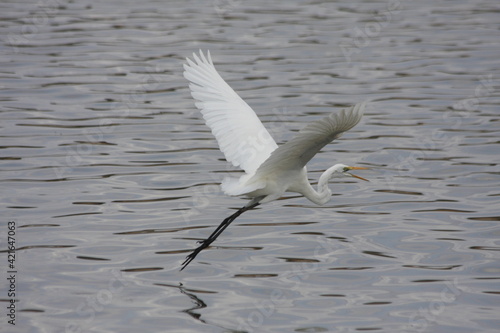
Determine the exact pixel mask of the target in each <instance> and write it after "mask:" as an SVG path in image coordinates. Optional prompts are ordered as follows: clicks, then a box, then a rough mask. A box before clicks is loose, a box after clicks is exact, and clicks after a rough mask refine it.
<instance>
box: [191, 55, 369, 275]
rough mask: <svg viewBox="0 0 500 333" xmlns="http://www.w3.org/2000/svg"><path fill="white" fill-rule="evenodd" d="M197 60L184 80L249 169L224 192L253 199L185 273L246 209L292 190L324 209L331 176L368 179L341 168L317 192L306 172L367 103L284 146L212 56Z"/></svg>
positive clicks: (229, 155) (229, 150)
mask: <svg viewBox="0 0 500 333" xmlns="http://www.w3.org/2000/svg"><path fill="white" fill-rule="evenodd" d="M193 59H194V61H192V60H191V59H189V58H188V59H187V64H185V65H184V69H185V71H184V77H185V78H186V79H187V80H189V81H190V84H189V88H190V89H191V95H192V96H193V98H194V99H195V100H196V101H197V102H196V107H197V108H198V109H199V110H200V111H201V113H202V115H203V118H204V119H205V122H206V124H207V126H208V127H210V128H211V129H212V133H213V135H214V136H215V138H216V140H217V143H218V144H219V147H220V150H221V151H222V152H223V153H224V156H225V157H226V160H227V161H229V162H231V163H232V164H233V165H234V166H239V167H240V168H242V169H243V170H244V171H245V174H244V175H243V176H241V177H240V178H231V177H228V178H226V179H224V181H223V183H222V185H221V186H222V189H223V190H224V192H225V193H226V194H228V195H246V196H248V197H250V198H252V200H251V201H250V202H249V203H248V204H247V205H246V206H244V207H243V208H241V209H240V210H238V211H237V212H236V213H234V214H233V215H231V216H230V217H228V218H226V219H225V220H224V221H223V222H222V223H221V224H220V225H219V227H218V228H217V229H216V230H215V231H214V232H213V233H212V235H210V237H209V238H207V239H206V240H204V241H203V242H202V245H200V246H199V247H198V248H196V249H195V250H194V251H193V253H191V254H190V255H189V256H188V257H187V258H186V261H185V262H184V264H183V267H182V269H184V268H185V267H186V266H187V265H188V264H189V263H190V262H191V261H192V260H193V259H194V258H195V257H196V255H197V254H198V253H199V252H200V251H201V250H203V249H204V248H206V247H208V246H209V245H210V244H211V243H212V242H213V241H214V240H215V239H216V238H217V237H218V236H219V235H220V234H221V233H222V231H224V229H225V228H226V227H227V226H228V225H229V224H230V223H231V222H232V221H233V220H234V219H235V218H236V217H238V216H239V215H240V214H242V213H243V212H245V211H246V210H249V209H252V208H254V207H256V206H257V205H259V204H261V203H266V202H269V201H272V200H276V199H278V198H279V197H281V196H282V195H283V194H284V193H285V192H287V191H289V192H297V193H300V194H302V195H304V196H305V197H307V198H308V199H309V200H311V201H312V202H314V203H317V204H320V205H322V204H324V203H326V202H328V201H329V200H330V197H331V191H330V190H329V188H328V181H329V180H330V179H331V178H333V177H342V176H348V177H356V178H359V179H362V180H366V179H364V178H361V177H359V176H355V175H353V174H351V173H349V172H348V171H349V170H353V169H366V168H361V167H350V166H347V165H345V164H336V165H334V166H332V167H330V168H329V169H327V170H326V171H325V172H324V173H323V174H322V175H321V177H320V179H319V181H318V191H316V190H314V189H313V187H312V186H311V185H310V184H309V181H308V179H307V169H306V164H307V162H309V161H310V160H311V158H312V157H313V156H314V155H316V153H317V152H318V151H319V150H320V149H321V148H323V147H324V146H325V145H327V144H328V143H330V142H331V141H333V140H335V139H337V138H338V137H340V136H341V135H342V133H344V132H345V131H347V130H349V129H351V128H352V127H354V126H355V125H356V124H357V123H358V122H359V121H360V120H361V117H362V115H363V111H364V108H365V103H360V104H356V105H354V106H352V107H349V108H346V109H344V110H342V111H340V112H338V113H332V114H330V115H329V116H327V117H324V118H322V119H319V120H316V121H314V122H312V123H310V124H308V125H307V126H305V127H304V128H303V129H302V130H300V131H299V133H298V134H297V135H296V136H295V137H294V138H293V139H292V140H290V141H288V142H287V143H285V144H284V145H282V146H280V147H278V145H277V144H276V142H275V141H274V140H273V138H272V137H271V135H270V134H269V132H268V131H267V130H266V128H265V127H264V125H263V124H262V123H261V121H260V120H259V118H258V117H257V115H256V114H255V112H254V111H253V110H252V108H250V106H248V104H247V103H246V102H245V101H243V100H242V99H241V98H240V97H239V96H238V94H237V93H236V92H235V91H234V90H233V89H232V88H231V87H230V86H229V85H228V84H227V83H226V82H225V81H224V79H223V78H222V77H221V76H220V75H219V73H218V72H217V70H216V69H215V67H214V65H213V62H212V59H211V57H210V52H208V53H207V56H205V55H204V54H203V52H201V51H200V54H199V56H198V55H196V54H193Z"/></svg>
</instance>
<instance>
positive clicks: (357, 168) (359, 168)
mask: <svg viewBox="0 0 500 333" xmlns="http://www.w3.org/2000/svg"><path fill="white" fill-rule="evenodd" d="M368 169H369V168H363V167H349V170H368ZM346 174H348V175H349V176H351V177H354V178H358V179H361V180H364V181H366V182H369V180H368V179H364V178H363V177H360V176H356V175H353V174H352V173H349V172H346Z"/></svg>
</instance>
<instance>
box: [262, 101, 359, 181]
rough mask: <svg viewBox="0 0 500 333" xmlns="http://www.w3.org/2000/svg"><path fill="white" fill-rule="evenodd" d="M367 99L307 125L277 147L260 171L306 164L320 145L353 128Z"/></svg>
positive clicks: (278, 169)
mask: <svg viewBox="0 0 500 333" xmlns="http://www.w3.org/2000/svg"><path fill="white" fill-rule="evenodd" d="M364 110H365V103H359V104H356V105H354V106H351V107H349V108H347V109H344V110H342V111H340V112H338V113H332V114H330V115H329V116H327V117H325V118H323V119H320V120H316V121H313V122H312V123H310V124H308V125H306V126H305V127H304V128H303V129H301V130H300V131H299V133H298V134H297V135H296V136H295V137H294V138H293V139H291V140H290V141H288V142H287V143H285V144H284V145H282V146H280V147H279V148H278V149H276V150H275V151H274V152H273V153H272V154H271V156H270V157H269V158H268V159H267V160H266V161H265V162H264V163H263V164H262V165H261V166H260V167H259V169H258V170H257V173H258V174H267V173H273V172H277V171H278V172H284V171H286V170H291V169H300V168H303V167H304V166H305V165H306V164H307V162H309V161H310V160H311V159H312V158H313V156H314V155H316V153H317V152H318V151H320V149H321V148H323V147H324V146H326V145H327V144H328V143H330V142H332V141H333V140H335V139H337V138H339V137H340V136H341V135H342V133H344V132H346V131H348V130H350V129H351V128H353V127H354V126H355V125H356V124H357V123H358V122H359V121H360V120H361V117H362V116H363V112H364Z"/></svg>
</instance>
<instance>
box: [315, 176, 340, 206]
mask: <svg viewBox="0 0 500 333" xmlns="http://www.w3.org/2000/svg"><path fill="white" fill-rule="evenodd" d="M334 172H335V166H333V167H331V168H329V169H327V170H326V171H325V172H323V174H322V175H321V177H319V180H318V192H317V193H316V195H315V198H314V199H315V200H312V201H313V202H314V203H316V204H318V205H324V204H326V203H327V202H328V201H330V199H331V197H332V191H330V188H329V187H328V181H329V180H330V179H331V178H332V177H333V174H334Z"/></svg>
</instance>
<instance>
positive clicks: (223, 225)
mask: <svg viewBox="0 0 500 333" xmlns="http://www.w3.org/2000/svg"><path fill="white" fill-rule="evenodd" d="M258 205H259V202H250V204H249V205H247V206H245V207H242V208H240V209H238V210H237V211H236V213H234V214H233V215H231V216H229V217H228V218H226V219H224V221H222V223H221V224H219V226H218V227H217V228H216V229H215V230H214V232H213V233H212V234H211V235H210V236H209V237H208V238H207V239H205V240H204V241H201V245H200V246H198V247H197V248H196V249H194V250H193V252H192V253H191V254H190V255H188V256H187V257H186V260H184V262H183V263H182V268H181V271H182V270H183V269H184V268H186V266H187V265H189V263H190V262H191V261H193V260H194V258H196V256H197V255H198V253H200V252H201V251H202V250H203V249H206V248H207V247H209V246H210V244H212V243H213V242H214V241H215V240H216V239H217V237H219V235H220V234H221V233H222V232H223V231H224V230H225V229H226V228H227V227H228V226H229V225H230V224H231V222H233V221H234V220H235V219H236V218H237V217H238V216H240V215H241V214H243V213H244V212H246V211H247V210H250V209H252V208H255V207H257V206H258Z"/></svg>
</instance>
